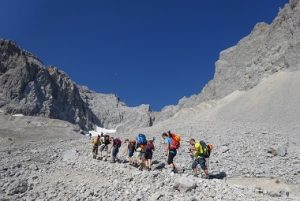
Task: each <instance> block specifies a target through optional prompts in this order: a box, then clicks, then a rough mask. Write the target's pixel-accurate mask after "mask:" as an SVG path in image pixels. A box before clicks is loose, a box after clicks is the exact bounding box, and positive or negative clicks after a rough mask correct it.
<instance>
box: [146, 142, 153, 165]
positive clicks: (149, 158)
mask: <svg viewBox="0 0 300 201" xmlns="http://www.w3.org/2000/svg"><path fill="white" fill-rule="evenodd" d="M154 150H155V148H154V143H153V140H149V141H148V142H147V145H146V147H145V163H146V167H147V169H148V171H150V170H151V166H152V157H153V151H154Z"/></svg>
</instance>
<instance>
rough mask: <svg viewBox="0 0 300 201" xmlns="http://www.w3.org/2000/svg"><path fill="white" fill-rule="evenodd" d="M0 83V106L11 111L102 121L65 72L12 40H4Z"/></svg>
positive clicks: (0, 53) (78, 121) (79, 121)
mask: <svg viewBox="0 0 300 201" xmlns="http://www.w3.org/2000/svg"><path fill="white" fill-rule="evenodd" d="M0 86H1V88H0V107H1V108H2V109H4V110H5V111H6V112H7V113H13V114H15V113H22V114H24V115H29V116H44V117H49V118H55V119H62V120H66V121H69V122H71V123H74V124H78V125H79V126H80V127H82V128H84V127H91V125H92V123H96V124H99V123H100V122H99V120H98V119H97V118H96V117H95V115H94V114H93V113H92V112H91V111H90V109H89V108H88V107H87V106H86V104H85V103H84V101H83V100H82V99H81V96H80V94H79V90H78V88H77V86H76V85H75V84H74V83H73V82H72V80H71V79H70V78H69V77H68V76H67V75H66V74H65V73H63V72H62V71H59V70H58V69H57V68H55V67H49V68H45V66H44V65H43V64H42V62H41V61H39V60H38V59H37V58H36V57H35V56H33V55H32V54H31V53H29V52H26V51H25V50H22V49H20V48H19V47H18V46H17V45H16V44H15V43H13V42H11V41H8V40H0ZM86 116H90V122H89V123H87V121H86ZM88 124H89V125H88Z"/></svg>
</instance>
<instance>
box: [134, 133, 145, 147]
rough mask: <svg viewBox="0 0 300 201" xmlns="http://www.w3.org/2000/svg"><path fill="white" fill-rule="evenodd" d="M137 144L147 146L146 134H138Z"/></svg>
mask: <svg viewBox="0 0 300 201" xmlns="http://www.w3.org/2000/svg"><path fill="white" fill-rule="evenodd" d="M136 143H137V144H139V145H141V144H147V139H146V136H145V135H144V134H138V136H137V137H136Z"/></svg>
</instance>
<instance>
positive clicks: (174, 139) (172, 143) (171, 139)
mask: <svg viewBox="0 0 300 201" xmlns="http://www.w3.org/2000/svg"><path fill="white" fill-rule="evenodd" d="M162 138H163V139H164V141H165V144H166V145H165V155H166V156H168V161H167V163H168V165H170V166H171V168H172V171H173V172H176V166H175V164H174V157H175V156H176V154H177V149H178V148H179V147H180V136H179V135H176V134H174V133H171V132H170V131H168V132H167V133H163V134H162Z"/></svg>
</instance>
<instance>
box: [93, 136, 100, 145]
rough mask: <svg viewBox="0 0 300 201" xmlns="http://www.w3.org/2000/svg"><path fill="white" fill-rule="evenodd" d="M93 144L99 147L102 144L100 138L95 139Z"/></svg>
mask: <svg viewBox="0 0 300 201" xmlns="http://www.w3.org/2000/svg"><path fill="white" fill-rule="evenodd" d="M92 143H93V144H94V145H99V144H100V138H98V137H96V138H94V139H93V140H92Z"/></svg>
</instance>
